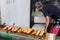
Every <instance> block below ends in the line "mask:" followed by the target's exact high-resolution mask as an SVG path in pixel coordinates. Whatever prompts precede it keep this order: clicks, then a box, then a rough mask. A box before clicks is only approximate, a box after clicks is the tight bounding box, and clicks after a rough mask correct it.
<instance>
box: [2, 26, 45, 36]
mask: <svg viewBox="0 0 60 40" xmlns="http://www.w3.org/2000/svg"><path fill="white" fill-rule="evenodd" d="M3 30H4V31H6V32H13V33H25V34H29V35H36V36H44V34H45V32H44V30H37V29H32V28H22V27H19V26H14V25H7V26H6V27H4V28H3Z"/></svg>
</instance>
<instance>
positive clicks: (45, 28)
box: [44, 16, 50, 30]
mask: <svg viewBox="0 0 60 40" xmlns="http://www.w3.org/2000/svg"><path fill="white" fill-rule="evenodd" d="M45 19H46V23H45V27H44V30H47V27H48V26H49V23H50V17H49V16H46V17H45Z"/></svg>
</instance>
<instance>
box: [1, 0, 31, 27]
mask: <svg viewBox="0 0 60 40" xmlns="http://www.w3.org/2000/svg"><path fill="white" fill-rule="evenodd" d="M9 1H10V3H9ZM1 17H2V23H6V24H9V25H12V24H13V23H15V24H16V25H18V26H22V27H29V26H30V0H14V1H13V0H2V2H1Z"/></svg>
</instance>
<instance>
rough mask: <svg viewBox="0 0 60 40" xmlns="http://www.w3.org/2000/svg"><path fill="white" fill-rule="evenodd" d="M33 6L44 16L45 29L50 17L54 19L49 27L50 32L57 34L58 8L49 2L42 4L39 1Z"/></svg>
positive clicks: (59, 16)
mask: <svg viewBox="0 0 60 40" xmlns="http://www.w3.org/2000/svg"><path fill="white" fill-rule="evenodd" d="M35 7H36V8H37V9H38V10H39V11H42V12H43V14H44V16H45V19H46V23H45V27H44V30H45V31H46V30H47V27H48V26H49V23H50V21H51V19H54V20H55V23H54V25H53V26H52V27H51V28H50V33H52V34H56V35H57V34H58V32H59V31H60V9H59V8H57V7H56V6H54V5H52V4H51V3H47V4H45V5H44V6H43V5H42V3H41V1H39V2H36V3H35Z"/></svg>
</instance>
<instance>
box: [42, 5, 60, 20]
mask: <svg viewBox="0 0 60 40" xmlns="http://www.w3.org/2000/svg"><path fill="white" fill-rule="evenodd" d="M42 12H43V14H44V16H49V17H51V18H53V19H60V9H59V8H57V7H56V6H54V5H51V4H47V5H45V6H43V10H42Z"/></svg>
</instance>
